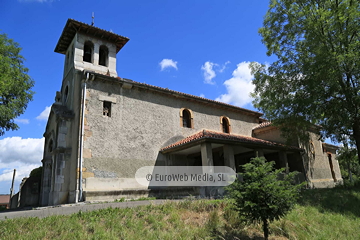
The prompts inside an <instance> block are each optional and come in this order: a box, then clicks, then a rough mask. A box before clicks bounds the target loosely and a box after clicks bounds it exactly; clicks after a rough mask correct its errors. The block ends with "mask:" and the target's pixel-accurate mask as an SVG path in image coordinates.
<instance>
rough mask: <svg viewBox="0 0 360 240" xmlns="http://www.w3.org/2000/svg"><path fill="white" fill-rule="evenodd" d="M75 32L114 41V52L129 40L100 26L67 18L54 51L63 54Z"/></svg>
mask: <svg viewBox="0 0 360 240" xmlns="http://www.w3.org/2000/svg"><path fill="white" fill-rule="evenodd" d="M77 32H79V33H82V34H85V35H90V36H92V37H94V38H99V39H102V40H106V41H108V42H111V43H115V44H116V53H117V52H119V51H120V49H121V48H122V47H123V46H124V45H125V44H126V43H127V42H128V41H129V40H130V39H129V38H127V37H123V36H120V35H117V34H115V33H112V32H109V31H106V30H103V29H101V28H98V27H94V26H91V25H88V24H86V23H82V22H79V21H76V20H74V19H70V18H69V19H68V20H67V22H66V25H65V27H64V30H63V32H62V34H61V36H60V38H59V41H58V43H57V45H56V47H55V50H54V51H55V52H57V53H62V54H65V53H66V50H67V49H68V47H69V45H70V44H71V42H72V40H73V39H74V36H75V34H76V33H77Z"/></svg>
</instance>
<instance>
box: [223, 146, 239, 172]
mask: <svg viewBox="0 0 360 240" xmlns="http://www.w3.org/2000/svg"><path fill="white" fill-rule="evenodd" d="M224 160H225V166H227V167H230V168H232V169H234V171H236V169H235V158H234V149H233V148H232V147H231V146H229V145H224Z"/></svg>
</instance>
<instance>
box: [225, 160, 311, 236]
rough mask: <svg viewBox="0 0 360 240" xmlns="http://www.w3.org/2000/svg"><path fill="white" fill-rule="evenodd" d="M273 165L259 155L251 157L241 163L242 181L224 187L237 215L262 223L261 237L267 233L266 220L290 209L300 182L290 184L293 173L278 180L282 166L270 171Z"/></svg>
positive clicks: (276, 218)
mask: <svg viewBox="0 0 360 240" xmlns="http://www.w3.org/2000/svg"><path fill="white" fill-rule="evenodd" d="M274 164H275V162H266V159H265V158H263V157H261V158H253V159H252V160H251V161H250V163H248V164H245V165H244V166H243V168H244V173H243V181H240V180H236V181H235V182H234V183H233V184H232V185H230V186H229V187H227V191H228V192H229V196H230V198H232V199H233V202H232V204H233V208H234V209H235V210H236V211H237V213H238V214H239V217H240V218H244V219H245V220H246V221H248V222H251V223H256V222H260V223H262V225H263V231H264V237H265V239H268V236H269V230H268V226H269V222H272V221H274V220H278V219H280V218H281V217H282V216H284V215H285V214H286V213H287V212H288V211H290V210H291V209H292V207H293V206H294V205H295V203H296V200H297V198H298V197H299V192H300V188H301V187H302V186H303V185H304V184H299V185H294V184H293V182H294V177H295V175H296V172H293V173H290V174H286V175H285V176H284V178H283V179H282V180H279V179H278V175H279V174H280V173H282V172H283V171H284V169H278V170H274Z"/></svg>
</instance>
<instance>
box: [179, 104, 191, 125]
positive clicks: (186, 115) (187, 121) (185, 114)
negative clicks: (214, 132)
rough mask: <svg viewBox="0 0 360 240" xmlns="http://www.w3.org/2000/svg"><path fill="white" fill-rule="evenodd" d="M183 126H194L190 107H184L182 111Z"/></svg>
mask: <svg viewBox="0 0 360 240" xmlns="http://www.w3.org/2000/svg"><path fill="white" fill-rule="evenodd" d="M180 121H181V123H180V124H181V126H182V127H184V128H193V127H194V126H193V118H192V112H191V110H189V109H186V108H183V109H181V111H180Z"/></svg>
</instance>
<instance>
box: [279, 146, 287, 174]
mask: <svg viewBox="0 0 360 240" xmlns="http://www.w3.org/2000/svg"><path fill="white" fill-rule="evenodd" d="M279 159H280V164H281V167H282V168H285V173H289V164H288V160H287V155H286V152H284V151H280V152H279Z"/></svg>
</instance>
